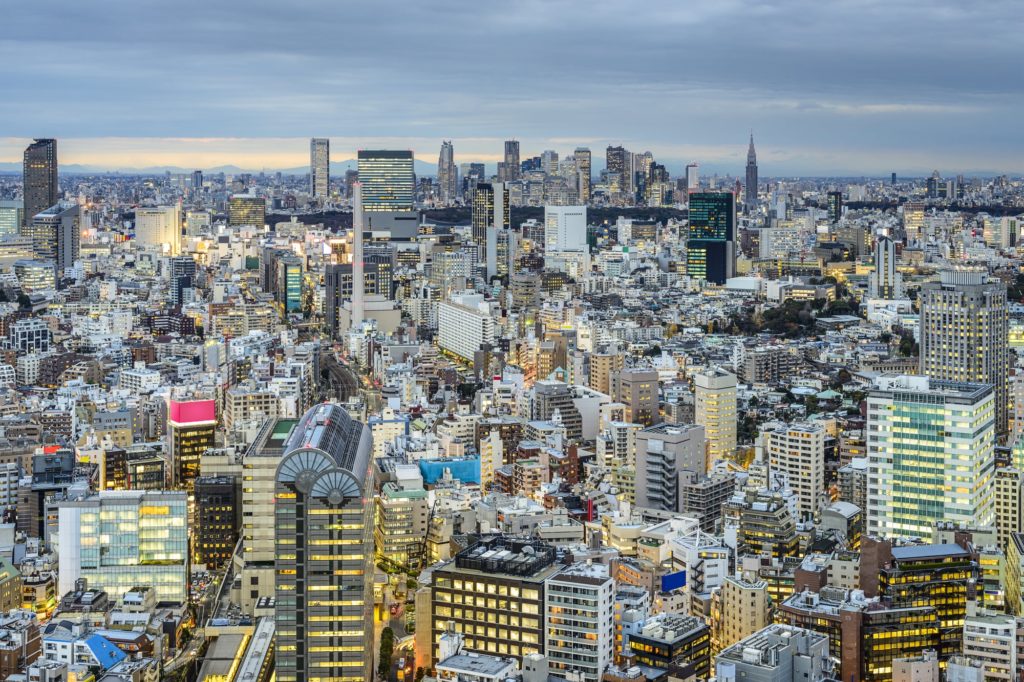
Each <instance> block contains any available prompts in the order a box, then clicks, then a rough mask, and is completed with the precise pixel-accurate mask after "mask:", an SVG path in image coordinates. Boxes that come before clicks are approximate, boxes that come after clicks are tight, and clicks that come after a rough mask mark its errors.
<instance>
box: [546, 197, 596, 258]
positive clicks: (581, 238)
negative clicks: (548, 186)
mask: <svg viewBox="0 0 1024 682" xmlns="http://www.w3.org/2000/svg"><path fill="white" fill-rule="evenodd" d="M544 249H545V251H546V252H552V251H586V250H587V207H586V206H545V207H544Z"/></svg>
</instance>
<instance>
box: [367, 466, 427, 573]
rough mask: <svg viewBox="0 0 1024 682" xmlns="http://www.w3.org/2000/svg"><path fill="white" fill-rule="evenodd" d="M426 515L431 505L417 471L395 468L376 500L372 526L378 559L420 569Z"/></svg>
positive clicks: (417, 469) (413, 468)
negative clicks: (392, 479)
mask: <svg viewBox="0 0 1024 682" xmlns="http://www.w3.org/2000/svg"><path fill="white" fill-rule="evenodd" d="M429 512H430V503H429V501H428V500H427V491H426V490H424V489H423V476H422V475H421V474H420V470H419V467H418V466H415V465H408V464H400V465H397V466H396V467H395V480H394V481H387V482H386V483H384V484H383V485H382V486H381V490H380V494H379V495H378V496H377V516H376V521H375V524H374V541H375V542H374V544H375V545H376V548H377V555H378V556H380V557H383V558H384V559H386V560H388V561H390V562H393V563H394V564H398V565H401V566H410V567H413V568H415V567H418V566H420V562H421V561H422V558H423V545H424V542H425V539H426V537H427V516H428V514H429Z"/></svg>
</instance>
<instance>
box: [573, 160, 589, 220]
mask: <svg viewBox="0 0 1024 682" xmlns="http://www.w3.org/2000/svg"><path fill="white" fill-rule="evenodd" d="M573 158H574V160H575V162H576V196H577V197H578V199H579V202H580V203H581V204H583V205H584V206H586V205H587V204H589V203H590V181H591V179H592V176H591V169H590V164H591V157H590V150H589V149H587V148H586V147H576V151H574V152H573Z"/></svg>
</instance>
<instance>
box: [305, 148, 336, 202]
mask: <svg viewBox="0 0 1024 682" xmlns="http://www.w3.org/2000/svg"><path fill="white" fill-rule="evenodd" d="M330 187H331V141H330V140H329V139H327V138H326V137H314V138H313V139H311V140H310V141H309V193H310V194H312V195H313V196H314V197H316V198H317V199H322V198H324V197H326V196H327V195H328V194H330V191H331V189H330Z"/></svg>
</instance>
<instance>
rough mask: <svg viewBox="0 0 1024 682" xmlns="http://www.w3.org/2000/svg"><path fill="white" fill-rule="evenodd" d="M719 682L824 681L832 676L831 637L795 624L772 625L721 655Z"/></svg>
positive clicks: (716, 664)
mask: <svg viewBox="0 0 1024 682" xmlns="http://www.w3.org/2000/svg"><path fill="white" fill-rule="evenodd" d="M715 674H716V677H717V679H718V680H719V682H740V681H742V680H746V681H747V682H824V681H825V680H829V679H832V674H833V671H832V662H831V659H830V658H829V656H828V638H827V637H825V636H824V635H821V634H818V633H816V632H812V631H810V630H804V629H803V628H796V627H793V626H791V625H780V624H775V625H769V626H768V627H766V628H764V629H763V630H760V631H758V632H756V633H754V634H752V635H750V636H749V637H746V638H745V639H742V640H740V641H739V642H736V643H735V644H733V645H732V646H730V647H729V648H728V649H726V650H725V651H723V652H722V653H721V654H719V655H718V659H717V660H716V662H715Z"/></svg>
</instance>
